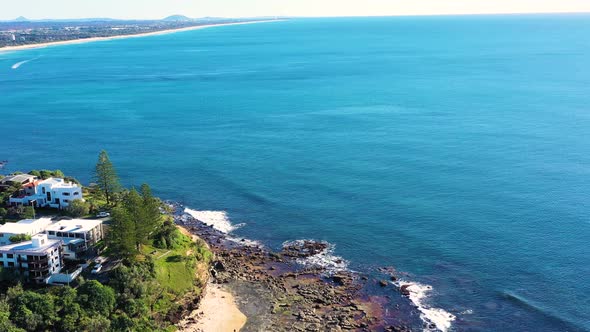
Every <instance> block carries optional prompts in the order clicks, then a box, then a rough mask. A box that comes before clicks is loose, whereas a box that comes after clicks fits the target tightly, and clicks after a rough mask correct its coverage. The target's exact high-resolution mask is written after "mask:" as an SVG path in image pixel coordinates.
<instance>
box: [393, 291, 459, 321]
mask: <svg viewBox="0 0 590 332" xmlns="http://www.w3.org/2000/svg"><path fill="white" fill-rule="evenodd" d="M394 284H395V285H396V286H398V287H400V288H401V287H405V289H406V291H407V292H409V295H408V297H409V298H410V301H412V303H414V305H415V306H416V307H417V308H418V310H419V311H420V318H421V319H422V321H424V322H425V323H426V327H425V328H424V331H442V332H447V331H448V330H449V329H450V328H451V324H452V322H453V321H454V320H455V319H456V318H457V317H456V316H455V315H453V314H451V313H449V312H447V311H445V310H443V309H440V308H431V307H430V306H429V305H428V304H426V303H425V302H426V301H425V300H426V298H427V297H428V293H430V292H431V291H432V286H430V285H424V284H420V283H417V282H409V281H403V280H400V281H397V282H395V283H394Z"/></svg>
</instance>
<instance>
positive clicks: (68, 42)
mask: <svg viewBox="0 0 590 332" xmlns="http://www.w3.org/2000/svg"><path fill="white" fill-rule="evenodd" d="M277 21H281V20H260V21H248V22H237V23H221V24H205V25H197V26H191V27H186V28H180V29H169V30H161V31H154V32H147V33H140V34H133V35H122V36H112V37H96V38H86V39H75V40H65V41H58V42H52V43H41V44H31V45H22V46H8V47H3V48H0V53H1V52H15V51H22V50H30V49H36V48H45V47H51V46H61V45H72V44H82V43H92V42H99V41H108V40H115V39H123V38H140V37H149V36H157V35H164V34H169V33H176V32H182V31H190V30H200V29H206V28H211V27H221V26H229V25H243V24H255V23H266V22H277Z"/></svg>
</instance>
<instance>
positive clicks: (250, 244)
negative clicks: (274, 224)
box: [227, 236, 263, 247]
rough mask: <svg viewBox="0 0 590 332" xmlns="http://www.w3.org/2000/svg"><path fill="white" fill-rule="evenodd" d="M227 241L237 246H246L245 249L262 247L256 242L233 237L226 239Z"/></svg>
mask: <svg viewBox="0 0 590 332" xmlns="http://www.w3.org/2000/svg"><path fill="white" fill-rule="evenodd" d="M227 239H228V240H230V241H232V242H235V243H237V244H239V245H242V246H246V247H262V246H263V245H262V243H260V242H258V241H254V240H249V239H245V238H238V237H233V236H229V237H227Z"/></svg>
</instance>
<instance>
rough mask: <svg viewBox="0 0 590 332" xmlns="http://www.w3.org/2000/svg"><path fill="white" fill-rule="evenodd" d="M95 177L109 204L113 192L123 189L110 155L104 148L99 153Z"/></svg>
mask: <svg viewBox="0 0 590 332" xmlns="http://www.w3.org/2000/svg"><path fill="white" fill-rule="evenodd" d="M95 179H96V183H97V184H98V187H99V188H100V190H101V191H102V192H103V194H104V195H105V198H106V200H107V204H110V203H111V200H112V198H113V194H115V193H117V192H119V191H120V190H121V184H120V183H119V177H118V176H117V172H116V171H115V167H113V163H111V160H110V159H109V155H108V154H107V152H106V151H104V150H102V151H101V152H100V154H99V155H98V162H97V163H96V175H95Z"/></svg>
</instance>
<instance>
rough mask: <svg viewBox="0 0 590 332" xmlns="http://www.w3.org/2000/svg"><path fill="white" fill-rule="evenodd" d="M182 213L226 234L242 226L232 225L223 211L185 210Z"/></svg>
mask: <svg viewBox="0 0 590 332" xmlns="http://www.w3.org/2000/svg"><path fill="white" fill-rule="evenodd" d="M184 212H185V213H188V214H189V215H191V216H192V217H193V218H195V219H197V220H199V221H200V222H202V223H204V224H206V225H210V226H212V227H213V228H215V229H216V230H218V231H220V232H223V233H226V234H227V233H230V232H232V231H234V230H236V229H238V228H240V227H242V226H244V224H238V225H232V223H231V221H229V218H228V216H227V213H226V212H225V211H197V210H193V209H189V208H185V209H184Z"/></svg>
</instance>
